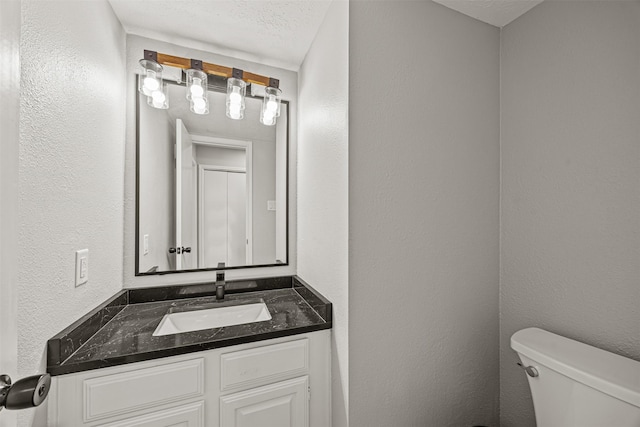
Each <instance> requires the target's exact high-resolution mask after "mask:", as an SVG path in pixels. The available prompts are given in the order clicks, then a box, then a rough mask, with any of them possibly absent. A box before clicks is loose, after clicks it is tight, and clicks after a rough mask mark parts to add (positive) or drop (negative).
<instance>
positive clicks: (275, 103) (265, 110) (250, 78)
mask: <svg viewBox="0 0 640 427" xmlns="http://www.w3.org/2000/svg"><path fill="white" fill-rule="evenodd" d="M140 66H141V67H142V72H141V74H140V77H139V79H138V90H139V91H140V93H142V94H144V95H146V96H147V97H148V98H147V104H149V105H150V106H152V107H155V108H168V107H169V98H168V92H167V85H166V84H165V83H163V81H162V69H163V66H169V67H175V68H180V69H182V70H185V75H186V81H187V82H186V83H187V99H188V100H189V102H190V108H191V111H192V112H194V113H195V114H208V113H209V100H208V98H207V89H208V76H210V75H214V76H218V77H223V78H226V79H227V117H229V118H231V119H234V120H241V119H243V118H244V112H245V96H246V91H247V83H251V84H255V85H260V86H264V87H265V96H264V101H263V103H262V110H261V112H260V123H262V124H264V125H267V126H273V125H275V124H276V118H277V117H278V116H280V101H281V95H282V91H281V90H280V89H279V85H280V82H279V80H278V79H274V78H271V77H265V76H261V75H259V74H254V73H250V72H247V71H243V70H240V69H237V68H230V67H225V66H222V65H217V64H211V63H207V62H202V61H200V60H196V59H189V58H182V57H179V56H172V55H166V54H164V53H158V52H154V51H150V50H145V51H144V58H143V59H141V60H140Z"/></svg>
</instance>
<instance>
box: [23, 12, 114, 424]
mask: <svg viewBox="0 0 640 427" xmlns="http://www.w3.org/2000/svg"><path fill="white" fill-rule="evenodd" d="M21 36H22V39H21V46H20V47H21V60H22V88H21V100H20V153H19V156H20V165H19V171H18V175H19V193H20V204H19V207H18V209H19V216H20V227H19V229H18V235H19V244H18V247H17V251H18V259H19V260H20V263H19V267H18V282H17V285H18V327H19V343H18V344H19V347H18V350H19V361H20V366H19V370H20V373H21V374H22V375H30V374H33V373H35V372H42V371H44V355H45V348H46V340H47V339H48V338H50V337H51V336H52V335H54V334H55V333H57V332H59V331H60V330H61V329H63V328H64V327H66V326H68V325H69V324H70V323H71V322H73V321H74V320H76V319H78V318H79V317H80V316H81V315H83V314H84V313H86V312H87V311H89V310H90V309H91V308H93V307H95V306H96V305H98V304H99V303H100V302H101V301H103V300H104V299H106V298H107V297H109V296H111V295H113V294H114V293H115V292H116V291H118V290H120V289H121V288H122V258H123V249H122V246H123V242H122V229H123V186H124V184H123V177H124V133H125V127H124V124H125V96H124V94H125V77H124V69H125V62H124V60H125V38H124V32H123V30H122V28H121V26H120V24H119V22H118V21H117V20H116V18H115V16H114V15H113V12H112V10H111V7H110V6H109V5H108V3H106V1H105V2H103V1H95V2H77V1H56V2H49V1H46V2H43V1H31V0H24V1H23V2H22V35H21ZM83 248H88V249H89V283H87V284H86V285H84V286H82V287H79V288H75V286H74V275H75V251H76V250H78V249H83ZM32 416H33V414H32V413H31V412H30V411H28V412H26V413H25V415H24V417H23V420H22V422H23V424H21V425H27V424H26V423H27V422H30V421H28V418H30V417H32ZM39 423H43V420H40V421H36V425H38V424H39Z"/></svg>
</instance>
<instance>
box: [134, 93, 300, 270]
mask: <svg viewBox="0 0 640 427" xmlns="http://www.w3.org/2000/svg"><path fill="white" fill-rule="evenodd" d="M167 83H168V91H169V97H168V98H169V103H170V104H169V108H168V109H166V110H161V109H156V108H153V107H151V106H149V105H147V97H146V96H144V95H141V94H139V93H138V94H137V96H138V99H137V107H136V111H137V156H136V157H137V166H136V167H137V169H136V275H148V274H166V273H176V272H185V271H200V270H219V269H220V268H218V266H219V264H220V263H224V266H225V267H224V268H225V269H233V268H247V267H264V266H273V265H286V264H287V263H288V219H287V218H288V194H287V189H288V145H289V142H288V108H289V104H288V102H287V101H282V108H281V115H280V117H278V119H277V123H276V125H275V126H264V125H262V124H261V123H260V122H259V120H258V118H259V115H260V110H261V108H262V97H261V96H259V94H256V95H255V96H250V95H249V94H250V93H251V91H250V88H249V87H248V88H247V97H246V110H245V117H244V119H243V120H232V119H230V118H228V117H227V116H226V115H225V111H226V91H225V90H224V89H221V88H219V86H210V89H209V92H208V95H207V96H208V99H209V110H210V112H209V114H207V115H198V114H194V113H193V112H191V111H190V110H189V101H188V100H187V99H186V97H185V93H186V88H185V86H184V85H183V84H180V83H176V82H171V81H167ZM223 84H224V83H223ZM252 86H253V85H252ZM251 89H253V90H256V89H258V90H259V87H258V88H256V87H255V86H254V87H253V88H251ZM262 90H263V91H264V88H262Z"/></svg>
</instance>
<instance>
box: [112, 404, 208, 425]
mask: <svg viewBox="0 0 640 427" xmlns="http://www.w3.org/2000/svg"><path fill="white" fill-rule="evenodd" d="M100 427H204V402H202V401H200V402H195V403H191V404H188V405H182V406H178V407H176V408H171V409H165V410H162V411H157V412H153V413H151V414H146V415H140V416H138V417H133V418H129V419H126V420H121V421H117V422H115V423H111V424H103V425H102V426H100Z"/></svg>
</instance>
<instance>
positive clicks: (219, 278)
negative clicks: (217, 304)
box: [215, 262, 227, 301]
mask: <svg viewBox="0 0 640 427" xmlns="http://www.w3.org/2000/svg"><path fill="white" fill-rule="evenodd" d="M218 268H221V269H222V268H224V262H219V263H218ZM215 285H216V301H218V300H223V299H224V291H225V288H226V286H227V285H226V283H225V281H224V270H219V271H217V272H216V283H215Z"/></svg>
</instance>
